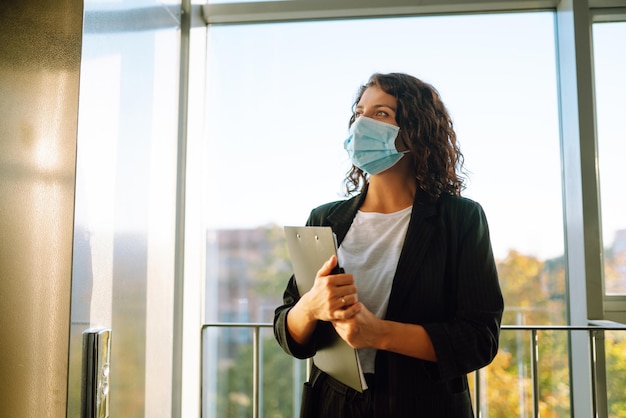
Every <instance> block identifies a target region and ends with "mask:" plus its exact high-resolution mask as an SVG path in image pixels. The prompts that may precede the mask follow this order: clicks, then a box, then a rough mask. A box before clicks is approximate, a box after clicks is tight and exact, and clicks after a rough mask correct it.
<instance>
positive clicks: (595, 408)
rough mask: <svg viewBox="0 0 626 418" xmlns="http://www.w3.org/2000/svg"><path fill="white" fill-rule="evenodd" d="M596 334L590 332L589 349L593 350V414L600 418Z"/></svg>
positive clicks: (591, 361)
mask: <svg viewBox="0 0 626 418" xmlns="http://www.w3.org/2000/svg"><path fill="white" fill-rule="evenodd" d="M596 332H597V331H595V330H593V329H592V330H589V347H590V350H591V358H590V364H591V412H592V414H593V417H594V418H598V395H597V394H598V392H597V390H598V389H597V384H596V379H597V376H598V366H597V361H598V359H597V345H596Z"/></svg>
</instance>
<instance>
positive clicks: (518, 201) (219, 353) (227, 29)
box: [203, 12, 569, 417]
mask: <svg viewBox="0 0 626 418" xmlns="http://www.w3.org/2000/svg"><path fill="white" fill-rule="evenodd" d="M398 34H402V36H398ZM208 39H209V42H208V79H207V94H208V96H207V97H208V100H207V108H208V109H207V115H208V116H207V129H208V134H207V164H206V176H205V184H206V186H205V191H206V196H207V197H206V201H207V205H206V207H205V210H204V211H205V219H206V224H205V225H206V230H207V263H206V266H207V267H206V280H207V290H206V316H205V321H206V322H207V323H214V322H232V323H239V322H252V323H254V322H271V320H272V317H273V309H274V308H275V307H276V306H277V305H278V304H279V303H280V301H281V297H282V291H283V290H284V287H285V284H286V281H287V279H288V278H289V275H290V271H291V266H290V264H289V260H288V258H287V252H286V248H285V245H284V237H283V234H282V226H284V225H289V224H292V225H301V224H303V223H304V222H305V221H306V219H307V217H308V214H309V212H310V210H311V209H312V208H313V207H315V206H318V205H320V204H323V203H326V202H328V201H332V200H338V199H342V198H344V195H343V187H342V180H343V178H344V175H345V173H346V172H347V171H348V169H349V167H350V164H349V160H348V158H347V155H346V154H345V151H344V150H343V147H342V144H343V140H344V138H345V136H346V134H347V128H348V119H349V117H350V113H351V105H352V101H353V99H354V96H355V94H356V91H357V88H358V87H359V85H360V84H361V83H363V82H365V81H366V80H367V78H368V77H369V76H370V75H371V74H372V73H373V72H394V71H399V72H406V73H410V74H413V75H415V76H417V77H419V78H421V79H423V80H424V81H427V82H429V83H431V84H433V85H434V86H435V87H436V88H437V89H438V90H439V92H440V93H441V95H442V97H443V100H444V102H445V103H446V105H447V107H448V109H449V110H450V112H451V114H452V117H453V120H454V123H455V126H456V129H457V134H458V138H459V140H460V145H461V149H462V150H463V153H464V155H465V160H466V168H467V169H468V170H469V182H468V187H467V190H466V191H465V195H466V196H468V197H470V198H472V199H475V200H477V201H478V202H480V203H481V204H482V205H483V207H484V208H485V211H486V213H487V217H488V220H489V223H490V228H491V234H492V241H493V245H494V251H495V255H496V258H497V263H498V269H499V273H500V279H501V283H502V286H503V291H504V294H505V302H506V311H505V315H504V322H505V323H508V324H518V325H524V324H526V325H528V324H546V323H549V324H564V323H565V309H566V308H565V272H564V264H563V251H564V247H563V242H564V236H563V217H562V202H561V197H562V193H561V177H560V176H561V166H560V151H559V150H560V147H559V126H558V119H559V118H558V105H557V85H556V63H555V46H554V16H553V14H552V13H547V12H541V13H519V14H491V15H465V16H446V17H414V18H394V19H391V18H389V19H387V18H386V19H361V20H348V21H316V22H303V23H281V24H253V25H232V26H210V27H209V38H208ZM211 332H217V331H209V332H207V335H212V334H211ZM242 332H243V331H242ZM242 332H239V331H236V332H233V331H229V332H226V331H222V332H221V334H220V335H221V337H220V338H218V336H217V335H214V336H213V337H208V336H206V335H205V348H206V350H207V352H206V353H204V354H205V355H206V357H205V364H204V377H203V390H204V393H203V401H204V404H203V416H207V417H223V416H228V417H231V416H232V417H234V416H245V414H246V413H248V412H250V411H251V408H252V407H253V406H252V404H251V403H250V400H251V399H253V393H252V391H253V388H252V387H251V385H249V384H247V385H244V386H241V383H242V380H241V378H242V377H241V376H240V375H239V374H238V373H239V372H238V370H239V368H238V366H237V364H238V362H237V361H233V358H237V356H239V355H246V353H248V352H249V347H250V346H249V344H250V337H249V336H248V337H245V338H244V337H243V333H242ZM266 338H267V339H268V340H272V339H273V337H272V335H271V333H268V334H267V335H266ZM519 341H521V339H520V338H518V336H516V335H515V334H514V333H508V334H506V335H504V336H503V338H502V341H501V343H502V346H501V354H502V356H501V357H500V360H501V361H498V362H496V363H494V366H493V367H497V368H498V371H497V373H498V376H500V377H501V376H506V375H511V376H516V377H519V376H523V375H524V373H527V372H528V370H525V369H524V367H525V366H519V365H520V364H527V361H526V360H527V356H528V355H529V352H528V350H527V347H526V346H524V347H523V349H520V348H519ZM564 343H565V342H564V341H560V340H559V341H556V340H555V341H554V342H553V346H561V345H563V344H564ZM271 345H272V341H268V346H271ZM262 346H264V345H262ZM546 347H547V348H546V349H547V350H551V348H550V347H552V346H551V345H546ZM287 359H288V358H287ZM517 359H520V361H519V362H518V360H517ZM546 361H547V362H548V363H549V364H550V365H551V367H554V368H556V369H557V370H558V371H559V373H561V375H559V379H557V380H558V381H557V380H552V379H548V378H547V379H544V380H543V381H542V388H541V393H542V394H545V396H546V397H550V398H551V399H552V400H551V402H554V403H558V404H560V405H561V406H562V408H560V409H559V410H567V408H569V398H568V397H567V396H565V397H563V396H561V394H562V393H563V391H562V390H561V389H562V388H563V385H566V386H567V384H568V383H567V382H568V381H569V380H568V377H567V376H568V366H567V364H568V362H567V354H566V353H565V350H563V349H559V350H554V358H551V359H549V360H546ZM265 373H266V374H267V373H272V375H271V376H274V375H275V373H276V369H271V370H266V371H265ZM490 373H491V372H490ZM547 373H549V372H547ZM218 374H219V376H218ZM223 376H228V378H227V379H224V378H223ZM294 376H295V377H293V378H291V377H290V378H291V379H293V380H294V381H295V380H297V379H299V378H301V377H302V376H301V375H297V374H294ZM218 377H219V378H218ZM266 378H267V379H268V381H272V378H270V377H267V376H266ZM498 379H499V377H497V376H496V377H493V378H492V379H491V381H492V382H497V381H498ZM298 384H299V382H297V381H296V382H295V383H293V385H294V387H296V388H297V389H296V390H299V386H298ZM566 392H567V390H566ZM493 393H496V392H495V391H494V392H493ZM217 394H221V395H220V396H219V399H220V401H219V402H229V403H230V408H229V407H227V406H224V405H223V404H219V405H218V403H217V401H216V399H217V398H216V397H217ZM226 394H228V395H226ZM285 396H287V395H285ZM289 396H292V394H289ZM488 396H492V395H490V394H489V395H488ZM506 402H509V403H506ZM506 402H505V405H504V406H502V405H500V406H498V405H499V404H497V403H496V404H493V405H491V406H489V405H490V403H489V402H488V403H487V404H486V405H487V406H485V407H484V408H487V409H486V410H490V411H491V412H492V413H493V414H496V412H497V411H498V410H499V408H506V407H511V405H514V406H515V407H516V408H518V407H519V405H521V404H520V403H521V402H526V400H524V399H520V398H519V397H518V398H515V397H513V398H511V399H509V400H508V401H506ZM284 404H285V408H286V409H285V410H284V411H282V410H281V411H280V414H282V415H281V416H291V414H292V411H291V410H290V409H289V407H288V406H287V405H292V404H291V403H288V402H285V403H284ZM489 408H491V409H489ZM242 410H243V411H247V412H242ZM224 411H233V412H232V413H231V412H228V413H227V415H223V413H224ZM234 411H239V412H234ZM241 414H244V415H241Z"/></svg>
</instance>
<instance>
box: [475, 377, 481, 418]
mask: <svg viewBox="0 0 626 418" xmlns="http://www.w3.org/2000/svg"><path fill="white" fill-rule="evenodd" d="M474 403H475V404H476V405H475V408H476V418H481V417H482V415H483V414H482V411H481V410H480V408H481V405H480V369H478V370H476V371H475V372H474Z"/></svg>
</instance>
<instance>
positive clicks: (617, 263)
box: [593, 22, 626, 294]
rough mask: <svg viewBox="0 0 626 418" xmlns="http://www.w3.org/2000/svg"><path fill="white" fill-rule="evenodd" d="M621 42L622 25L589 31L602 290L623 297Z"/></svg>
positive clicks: (625, 26) (624, 82)
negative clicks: (598, 190) (593, 90)
mask: <svg viewBox="0 0 626 418" xmlns="http://www.w3.org/2000/svg"><path fill="white" fill-rule="evenodd" d="M625 42H626V22H615V23H596V24H594V25H593V51H594V72H595V91H596V120H597V132H598V164H599V172H600V196H601V214H602V237H603V243H604V287H605V292H606V293H607V294H626V217H625V216H624V214H625V213H626V198H625V197H624V191H623V190H624V184H623V178H624V155H626V142H625V141H624V132H625V129H624V115H626V102H625V101H624V97H626V79H625V78H624V74H626V56H625V54H624V47H623V45H624V43H625Z"/></svg>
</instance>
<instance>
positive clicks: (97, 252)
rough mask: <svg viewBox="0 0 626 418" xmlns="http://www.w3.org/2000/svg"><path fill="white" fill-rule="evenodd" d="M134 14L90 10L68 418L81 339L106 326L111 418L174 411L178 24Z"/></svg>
mask: <svg viewBox="0 0 626 418" xmlns="http://www.w3.org/2000/svg"><path fill="white" fill-rule="evenodd" d="M122 3H123V4H122ZM131 3H132V2H129V1H127V2H116V3H115V4H114V5H113V4H111V3H110V2H109V3H107V4H106V5H103V4H100V3H98V2H87V4H86V6H85V9H86V11H85V12H86V18H85V21H86V23H85V29H84V30H85V33H84V36H83V42H82V47H83V51H82V62H81V84H80V96H79V121H78V156H77V176H76V177H77V180H76V203H75V208H76V212H75V237H74V238H75V239H74V259H73V262H74V265H73V277H72V285H73V289H72V329H71V352H70V379H69V381H70V387H69V399H68V416H79V415H80V368H81V335H82V331H83V330H85V329H86V328H90V327H103V326H104V327H108V328H111V329H112V333H111V345H112V346H111V378H110V383H111V397H110V402H111V403H110V408H111V416H120V417H143V416H146V417H150V416H160V415H161V414H162V411H168V412H169V411H170V410H171V393H172V390H171V379H172V361H171V359H172V345H173V344H172V343H173V342H172V329H173V325H172V318H173V306H172V304H173V300H172V293H173V280H174V277H173V271H174V266H173V265H174V254H175V251H174V223H175V210H174V209H175V202H176V194H175V184H176V181H175V180H176V159H177V155H176V149H177V140H178V133H177V127H178V125H177V121H178V100H177V99H178V71H179V68H178V66H179V63H178V58H179V42H180V35H179V30H178V28H177V26H176V25H175V24H171V27H169V28H166V27H162V25H161V26H159V25H160V22H163V21H166V20H167V19H168V18H169V19H171V17H170V14H169V13H168V11H167V10H166V9H165V8H164V7H163V6H162V5H161V4H160V2H158V1H147V0H146V1H143V2H142V3H143V5H144V6H146V7H144V8H139V9H137V7H138V4H137V2H135V3H133V4H131ZM150 5H151V6H153V7H147V6H150ZM101 7H102V8H101ZM128 9H133V11H132V12H128ZM134 9H136V10H134ZM159 15H162V16H165V17H166V19H159V18H157V17H158V16H159ZM153 17H154V18H155V19H156V21H157V23H159V24H155V25H152V23H153V21H152V18H153ZM146 25H147V27H152V26H154V27H158V29H155V30H146V29H145V28H146ZM151 25H152V26H151ZM136 28H140V29H141V30H136Z"/></svg>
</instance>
